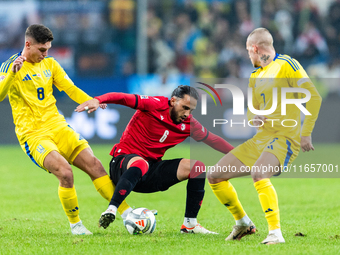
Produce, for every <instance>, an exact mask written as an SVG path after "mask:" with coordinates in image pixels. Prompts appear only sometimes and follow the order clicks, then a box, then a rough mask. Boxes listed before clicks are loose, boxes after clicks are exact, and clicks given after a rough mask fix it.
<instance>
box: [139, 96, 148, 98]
mask: <svg viewBox="0 0 340 255" xmlns="http://www.w3.org/2000/svg"><path fill="white" fill-rule="evenodd" d="M140 99H149V96H140Z"/></svg>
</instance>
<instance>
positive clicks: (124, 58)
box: [0, 0, 340, 97]
mask: <svg viewBox="0 0 340 255" xmlns="http://www.w3.org/2000/svg"><path fill="white" fill-rule="evenodd" d="M258 2H260V3H261V13H262V17H261V21H260V23H261V26H263V27H266V28H268V29H269V30H270V32H271V33H272V34H273V36H274V46H275V48H276V51H277V52H278V53H281V54H288V55H290V56H292V57H294V58H296V59H297V60H298V61H299V62H300V63H301V64H302V65H303V66H304V68H305V69H306V70H307V72H308V73H309V75H310V76H311V77H315V78H316V83H318V79H319V78H333V79H330V81H329V82H326V83H325V82H320V84H318V89H319V91H320V93H321V94H322V96H323V97H326V96H327V95H332V94H338V93H340V86H339V84H338V83H337V79H334V78H340V1H339V0H336V1H332V0H314V1H312V0H262V1H258ZM18 3H20V1H1V2H0V7H1V9H3V10H4V11H3V12H2V14H0V21H2V24H4V25H3V26H2V28H0V61H1V62H3V61H5V60H6V59H8V57H10V56H11V54H12V53H13V54H14V53H16V52H18V51H19V50H21V48H22V45H23V40H22V36H23V33H24V30H25V28H26V27H27V26H28V25H29V24H32V23H43V24H44V25H46V26H48V27H50V28H51V30H52V31H53V33H54V36H55V40H54V42H53V48H52V49H53V50H52V52H50V55H52V56H54V57H55V58H56V59H57V60H58V61H59V62H60V63H61V65H62V66H63V67H64V68H65V69H66V71H67V72H68V73H69V75H70V76H71V77H73V78H74V79H77V78H79V79H84V78H89V79H92V78H99V77H101V78H103V79H105V78H109V79H116V80H117V81H118V83H119V84H123V85H121V86H122V87H124V86H127V87H128V86H129V84H130V83H129V82H128V81H127V79H129V77H132V76H135V74H136V64H135V63H136V44H137V41H136V40H137V36H136V27H137V26H136V9H137V1H136V0H78V1H76V0H64V1H60V0H59V1H22V4H20V6H18ZM320 6H323V7H322V8H321V7H320ZM14 13H15V14H16V15H15V17H16V18H14V17H13V15H14ZM18 13H19V14H20V15H19V14H18ZM19 17H20V19H19ZM146 20H147V41H148V49H147V56H148V61H147V66H148V73H149V74H153V75H156V76H159V77H161V78H160V79H158V81H161V82H166V80H167V77H170V76H185V77H200V78H217V77H218V78H227V79H238V78H248V77H249V74H250V72H251V71H252V70H253V67H252V66H251V64H250V61H249V59H248V55H247V52H246V50H245V42H246V38H247V35H248V34H249V33H250V32H251V31H252V30H253V29H254V28H255V25H254V23H253V20H252V17H251V1H250V0H238V1H235V0H224V1H222V0H192V1H190V0H171V1H158V0H148V11H147V17H146ZM14 25H15V27H16V28H17V29H13V27H14ZM102 84H105V82H103V83H102ZM109 90H113V89H112V87H111V88H110V89H109ZM123 90H124V89H123ZM127 90H129V89H127ZM106 91H108V89H106Z"/></svg>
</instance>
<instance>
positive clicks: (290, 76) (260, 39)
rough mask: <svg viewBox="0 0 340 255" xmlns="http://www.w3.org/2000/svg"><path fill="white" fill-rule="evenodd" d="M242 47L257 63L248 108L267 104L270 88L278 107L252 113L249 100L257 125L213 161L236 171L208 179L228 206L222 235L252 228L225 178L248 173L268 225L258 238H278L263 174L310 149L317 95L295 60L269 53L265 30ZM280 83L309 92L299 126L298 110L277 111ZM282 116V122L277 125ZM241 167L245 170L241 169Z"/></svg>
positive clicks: (273, 202) (273, 198)
mask: <svg viewBox="0 0 340 255" xmlns="http://www.w3.org/2000/svg"><path fill="white" fill-rule="evenodd" d="M246 47H247V51H248V54H249V58H250V60H251V62H252V64H253V66H254V67H255V68H257V69H256V70H255V71H254V72H253V73H252V74H251V77H250V80H249V87H251V88H252V105H253V108H254V109H255V110H269V109H271V106H272V104H273V101H275V100H274V97H273V89H274V88H276V89H277V93H278V94H277V104H278V106H277V107H276V110H275V111H274V112H273V113H271V114H268V115H265V116H263V115H255V114H253V113H252V112H251V111H250V109H249V107H251V106H250V105H251V104H249V106H248V119H249V120H253V121H252V123H253V125H254V126H257V127H258V131H257V133H256V135H255V136H254V137H253V138H251V139H249V140H248V141H246V142H245V143H243V144H241V145H239V146H238V147H236V148H235V149H233V150H232V151H231V152H230V153H228V154H227V155H225V156H224V157H223V158H222V159H221V160H220V161H219V162H218V163H217V165H219V166H233V167H235V168H236V169H238V171H235V172H228V173H218V172H210V173H209V175H208V179H209V183H210V186H211V188H212V190H213V192H214V194H215V195H216V196H217V198H218V199H219V201H220V202H221V203H222V204H224V205H225V206H226V207H227V208H228V209H229V211H230V212H231V213H232V214H233V216H234V219H235V221H236V225H235V226H234V227H233V230H232V232H231V234H230V235H229V236H228V237H227V238H226V240H240V239H241V238H242V237H243V236H245V235H249V234H253V233H255V231H256V228H255V225H254V224H253V223H252V221H251V220H250V219H249V217H248V216H247V214H246V213H245V211H244V209H243V208H242V205H241V203H240V201H239V200H238V197H237V194H236V191H235V189H234V187H233V186H232V185H231V183H230V182H229V179H231V178H235V177H241V176H245V175H251V177H252V178H253V181H254V186H255V189H256V190H257V192H258V196H259V200H260V203H261V206H262V209H263V212H264V213H265V217H266V219H267V222H268V227H269V234H268V236H267V238H266V239H265V240H263V242H262V243H263V244H277V243H284V242H285V240H284V238H283V236H282V232H281V228H280V216H279V207H278V199H277V195H276V191H275V189H274V187H273V185H272V184H271V182H270V179H269V178H270V177H272V176H274V175H276V174H280V173H281V171H280V172H277V170H278V169H284V168H285V167H287V165H288V164H291V163H292V161H293V160H294V159H295V158H296V157H297V155H298V153H299V151H300V147H301V149H302V151H303V152H305V151H310V150H314V147H313V145H312V138H311V133H312V130H313V128H314V124H315V121H316V119H317V117H318V114H319V109H320V106H321V97H320V95H319V93H318V92H317V90H316V89H315V87H314V85H313V83H312V82H311V81H310V79H309V78H308V75H307V74H306V72H305V71H304V69H303V68H302V66H301V65H300V64H299V63H298V62H297V61H296V60H295V59H292V58H290V57H289V56H287V55H281V54H277V53H276V52H275V49H274V47H273V37H272V35H271V34H270V33H269V31H268V30H267V29H265V28H257V29H255V30H254V31H253V32H252V33H250V35H249V36H248V38H247V44H246ZM284 88H303V89H306V90H308V91H309V92H310V94H311V98H310V100H309V101H308V102H307V103H306V109H307V110H308V111H309V113H310V114H311V115H306V117H305V120H304V123H303V126H302V129H301V124H300V123H301V120H300V109H299V108H298V107H297V106H296V105H294V104H288V105H287V106H286V107H287V110H286V115H284V113H283V112H281V89H284ZM286 97H287V99H298V98H300V99H301V98H304V96H303V95H302V93H287V94H286ZM274 120H275V121H274ZM282 121H284V122H283V123H284V125H281V124H280V123H282ZM264 167H267V168H266V170H267V171H264V170H265V169H264ZM270 167H271V168H270ZM274 167H276V168H274ZM235 168H234V169H235ZM216 169H217V168H216ZM247 169H250V170H251V171H244V170H247ZM242 170H243V171H242ZM268 170H269V171H268Z"/></svg>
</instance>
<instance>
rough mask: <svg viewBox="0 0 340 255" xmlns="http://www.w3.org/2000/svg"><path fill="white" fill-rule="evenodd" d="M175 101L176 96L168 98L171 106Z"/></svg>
mask: <svg viewBox="0 0 340 255" xmlns="http://www.w3.org/2000/svg"><path fill="white" fill-rule="evenodd" d="M175 102H176V98H175V97H172V98H171V99H170V105H171V106H172V107H173V106H174V104H175Z"/></svg>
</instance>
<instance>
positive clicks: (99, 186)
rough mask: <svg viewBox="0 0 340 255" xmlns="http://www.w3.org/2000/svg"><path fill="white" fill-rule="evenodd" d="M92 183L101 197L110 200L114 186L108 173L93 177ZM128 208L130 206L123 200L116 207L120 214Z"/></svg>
mask: <svg viewBox="0 0 340 255" xmlns="http://www.w3.org/2000/svg"><path fill="white" fill-rule="evenodd" d="M93 185H94V186H95V188H96V190H97V191H98V192H99V194H100V195H101V196H102V197H103V198H105V199H106V200H107V201H109V202H110V201H111V198H112V196H113V192H114V190H115V186H114V184H113V182H112V181H111V179H110V177H109V176H108V175H104V176H102V177H99V178H97V179H95V180H94V181H93ZM129 208H130V206H129V205H128V204H127V203H126V201H125V200H124V201H123V202H122V203H121V204H120V206H119V207H118V212H119V213H120V215H122V214H123V213H124V212H125V211H126V210H127V209H129Z"/></svg>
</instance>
